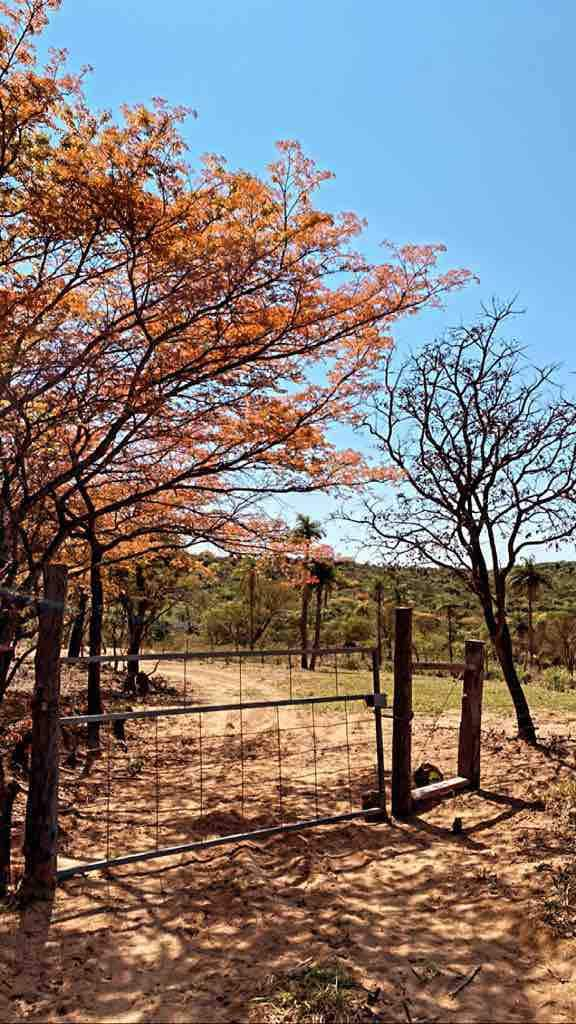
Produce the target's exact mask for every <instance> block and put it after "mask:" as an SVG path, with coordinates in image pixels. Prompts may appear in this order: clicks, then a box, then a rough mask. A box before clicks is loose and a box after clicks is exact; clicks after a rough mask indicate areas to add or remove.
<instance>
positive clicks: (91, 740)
mask: <svg viewBox="0 0 576 1024" xmlns="http://www.w3.org/2000/svg"><path fill="white" fill-rule="evenodd" d="M101 558H102V548H101V547H100V545H99V544H97V543H94V542H92V543H91V560H90V625H89V630H88V654H89V656H90V658H99V657H100V656H101V654H102V623H103V620H104V588H103V586H102V570H101V564H100V563H101ZM102 712H103V707H102V688H101V663H100V662H99V661H90V662H89V663H88V714H89V715H101V714H102ZM99 744H100V726H99V724H98V723H97V722H93V723H91V724H90V725H89V726H88V746H89V747H91V748H92V749H95V748H96V747H98V746H99Z"/></svg>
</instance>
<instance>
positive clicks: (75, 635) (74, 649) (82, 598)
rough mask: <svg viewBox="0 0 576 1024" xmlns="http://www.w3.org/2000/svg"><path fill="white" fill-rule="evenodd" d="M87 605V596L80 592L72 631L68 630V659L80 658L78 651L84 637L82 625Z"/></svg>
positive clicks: (82, 591)
mask: <svg viewBox="0 0 576 1024" xmlns="http://www.w3.org/2000/svg"><path fill="white" fill-rule="evenodd" d="M87 603H88V596H87V594H86V592H85V591H84V590H81V591H80V595H79V601H78V611H77V613H76V615H75V617H74V622H73V623H72V629H71V630H70V640H69V643H68V657H69V658H79V657H80V651H81V649H82V637H83V636H84V623H85V621H86V605H87Z"/></svg>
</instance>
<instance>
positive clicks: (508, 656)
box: [473, 544, 537, 746]
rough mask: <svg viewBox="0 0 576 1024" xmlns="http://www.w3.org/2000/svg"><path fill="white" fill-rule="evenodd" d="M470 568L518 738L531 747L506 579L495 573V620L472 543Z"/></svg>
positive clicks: (482, 563) (531, 732)
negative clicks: (513, 717) (507, 616)
mask: <svg viewBox="0 0 576 1024" xmlns="http://www.w3.org/2000/svg"><path fill="white" fill-rule="evenodd" d="M473 565H474V582H475V591H476V594H477V596H478V598H479V600H480V603H481V605H482V610H483V612H484V620H485V622H486V625H487V627H488V632H489V634H490V638H491V640H492V643H493V645H494V651H495V652H496V657H497V658H498V661H499V662H500V667H501V669H502V673H503V675H504V679H505V680H506V685H507V687H508V690H509V691H510V696H511V697H512V702H513V704H514V709H515V711H516V721H517V723H518V736H519V738H520V739H521V740H525V741H526V743H530V744H531V745H532V746H535V744H536V742H537V741H536V729H535V727H534V722H533V721H532V715H531V714H530V708H529V706H528V701H527V700H526V695H525V693H524V690H523V689H522V686H521V683H520V680H519V679H518V676H517V674H516V668H515V666H514V652H513V649H512V638H511V636H510V630H509V628H508V623H507V621H506V577H505V575H503V574H500V575H499V576H498V575H497V574H495V579H494V586H495V589H496V608H497V611H498V617H496V615H495V614H494V604H493V600H492V591H491V589H490V577H489V574H488V569H487V566H486V562H485V560H484V555H483V553H482V550H481V548H480V545H479V544H476V545H475V548H474V552H473Z"/></svg>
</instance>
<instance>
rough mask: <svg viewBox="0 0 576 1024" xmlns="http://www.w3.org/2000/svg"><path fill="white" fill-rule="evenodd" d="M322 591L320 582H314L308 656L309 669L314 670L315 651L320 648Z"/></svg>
mask: <svg viewBox="0 0 576 1024" xmlns="http://www.w3.org/2000/svg"><path fill="white" fill-rule="evenodd" d="M322 592H323V587H322V584H321V583H317V584H316V620H315V623H314V650H313V651H312V654H311V656H310V671H311V672H314V671H315V670H316V658H317V654H316V651H317V650H319V648H320V634H321V630H322Z"/></svg>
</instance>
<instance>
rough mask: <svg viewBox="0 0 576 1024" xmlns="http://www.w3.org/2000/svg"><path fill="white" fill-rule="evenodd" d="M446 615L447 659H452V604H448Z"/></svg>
mask: <svg viewBox="0 0 576 1024" xmlns="http://www.w3.org/2000/svg"><path fill="white" fill-rule="evenodd" d="M446 617H447V620H448V661H454V647H453V633H452V606H451V605H448V607H447V609H446Z"/></svg>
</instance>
